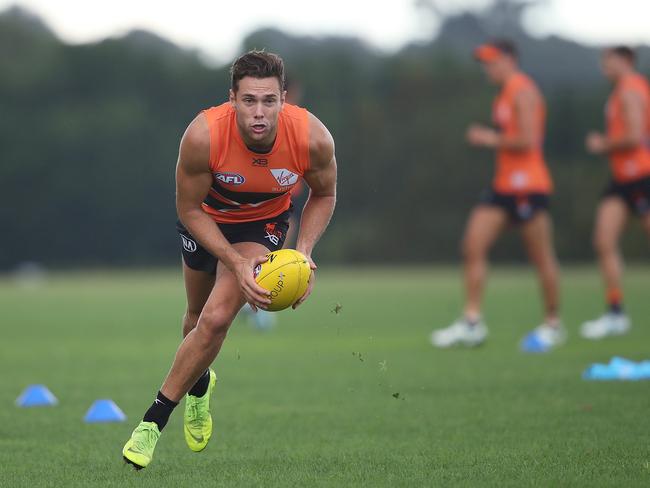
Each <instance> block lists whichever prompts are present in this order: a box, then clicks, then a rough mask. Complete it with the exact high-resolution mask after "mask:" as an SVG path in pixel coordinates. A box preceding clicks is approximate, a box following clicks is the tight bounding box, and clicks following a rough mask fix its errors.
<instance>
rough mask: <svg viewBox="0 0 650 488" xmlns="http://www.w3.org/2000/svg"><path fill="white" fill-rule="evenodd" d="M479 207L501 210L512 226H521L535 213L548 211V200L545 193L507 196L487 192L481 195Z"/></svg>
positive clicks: (490, 191) (491, 191)
mask: <svg viewBox="0 0 650 488" xmlns="http://www.w3.org/2000/svg"><path fill="white" fill-rule="evenodd" d="M480 205H488V206H491V207H499V208H502V209H503V210H505V212H506V213H507V214H508V218H509V219H510V222H511V223H512V224H523V223H524V222H528V221H529V220H530V219H532V218H533V217H534V216H535V214H536V213H537V212H539V211H542V210H548V206H549V198H548V195H547V194H545V193H526V194H522V195H509V194H505V193H498V192H495V191H493V190H488V191H486V192H485V193H484V194H483V195H482V197H481V200H480Z"/></svg>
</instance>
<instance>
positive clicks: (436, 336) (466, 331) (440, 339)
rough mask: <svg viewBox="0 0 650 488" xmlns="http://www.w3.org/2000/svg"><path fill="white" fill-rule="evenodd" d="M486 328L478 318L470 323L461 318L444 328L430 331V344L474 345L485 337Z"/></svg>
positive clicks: (440, 345) (436, 345) (478, 343)
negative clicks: (473, 322)
mask: <svg viewBox="0 0 650 488" xmlns="http://www.w3.org/2000/svg"><path fill="white" fill-rule="evenodd" d="M487 335H488V330H487V327H486V326H485V323H484V322H483V321H482V320H479V321H478V322H476V323H475V324H474V325H471V324H470V323H469V322H468V321H467V319H465V318H461V319H458V320H457V321H456V322H454V323H453V324H451V325H450V326H449V327H445V328H444V329H437V330H434V331H433V332H431V336H430V340H431V344H433V345H434V346H435V347H441V348H445V347H452V346H468V347H475V346H478V345H480V344H482V343H483V342H485V339H486V338H487Z"/></svg>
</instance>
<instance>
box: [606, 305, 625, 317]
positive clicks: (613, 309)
mask: <svg viewBox="0 0 650 488" xmlns="http://www.w3.org/2000/svg"><path fill="white" fill-rule="evenodd" d="M609 313H612V314H614V315H619V314H622V313H623V304H622V303H610V304H609Z"/></svg>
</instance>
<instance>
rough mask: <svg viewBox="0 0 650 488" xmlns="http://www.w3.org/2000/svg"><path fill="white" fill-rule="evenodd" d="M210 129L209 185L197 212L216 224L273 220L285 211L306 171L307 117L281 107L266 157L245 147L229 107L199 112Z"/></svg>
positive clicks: (297, 109) (292, 108)
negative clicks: (203, 212)
mask: <svg viewBox="0 0 650 488" xmlns="http://www.w3.org/2000/svg"><path fill="white" fill-rule="evenodd" d="M203 114H204V115H205V118H206V120H207V122H208V127H209V130H210V170H211V171H212V175H213V183H212V187H211V188H210V191H209V193H208V195H207V196H206V197H205V200H204V201H203V210H204V211H205V212H206V213H207V214H209V215H210V217H212V219H213V220H214V221H215V222H217V223H221V224H234V223H240V222H252V221H255V220H263V219H267V218H273V217H275V216H277V215H279V214H281V213H282V212H284V211H286V210H288V209H289V207H290V205H291V190H292V189H293V187H294V186H296V185H297V184H298V182H299V181H300V178H301V177H302V176H303V175H304V173H305V171H307V170H308V169H309V163H310V161H309V113H308V112H307V110H305V109H303V108H300V107H296V106H295V105H289V104H287V103H285V104H284V106H283V108H282V110H281V111H280V116H279V118H278V126H277V131H278V132H277V136H276V139H275V143H274V144H273V148H272V149H271V151H269V152H268V153H265V154H262V153H256V152H253V151H251V150H250V149H248V147H246V144H245V143H244V139H243V138H242V136H241V134H240V133H239V130H238V129H237V121H236V113H235V109H234V108H233V107H232V105H231V104H230V103H224V104H222V105H219V106H218V107H212V108H210V109H207V110H204V111H203Z"/></svg>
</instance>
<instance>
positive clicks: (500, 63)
mask: <svg viewBox="0 0 650 488" xmlns="http://www.w3.org/2000/svg"><path fill="white" fill-rule="evenodd" d="M507 69H508V59H507V58H506V57H505V56H501V57H500V58H498V59H495V60H494V61H485V62H483V70H484V71H485V75H486V76H487V78H488V80H490V82H492V83H496V84H500V83H503V82H504V81H505V77H506V73H507Z"/></svg>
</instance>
